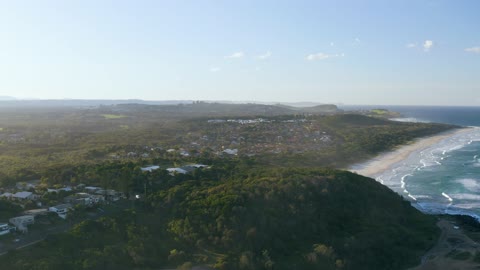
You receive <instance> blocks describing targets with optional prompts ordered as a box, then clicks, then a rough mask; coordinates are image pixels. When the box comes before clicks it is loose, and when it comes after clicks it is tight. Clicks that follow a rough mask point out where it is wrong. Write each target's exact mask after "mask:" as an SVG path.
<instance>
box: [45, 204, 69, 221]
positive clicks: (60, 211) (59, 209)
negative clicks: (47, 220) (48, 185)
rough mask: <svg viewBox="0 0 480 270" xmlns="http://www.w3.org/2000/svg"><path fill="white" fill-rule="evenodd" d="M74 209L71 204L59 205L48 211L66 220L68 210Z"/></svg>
mask: <svg viewBox="0 0 480 270" xmlns="http://www.w3.org/2000/svg"><path fill="white" fill-rule="evenodd" d="M70 208H72V205H71V204H59V205H55V206H52V207H49V208H48V211H50V212H54V213H56V214H57V215H58V216H59V217H61V218H63V219H66V218H67V212H68V209H70Z"/></svg>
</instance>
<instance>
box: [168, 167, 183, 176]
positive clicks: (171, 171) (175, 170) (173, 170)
mask: <svg viewBox="0 0 480 270" xmlns="http://www.w3.org/2000/svg"><path fill="white" fill-rule="evenodd" d="M167 171H168V172H169V173H170V175H175V174H176V173H181V174H186V173H187V171H186V170H184V169H182V168H167Z"/></svg>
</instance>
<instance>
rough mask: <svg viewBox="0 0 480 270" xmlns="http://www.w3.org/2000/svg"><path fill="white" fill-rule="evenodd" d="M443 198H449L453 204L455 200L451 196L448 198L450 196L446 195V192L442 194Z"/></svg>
mask: <svg viewBox="0 0 480 270" xmlns="http://www.w3.org/2000/svg"><path fill="white" fill-rule="evenodd" d="M442 196H443V197H445V198H447V199H448V200H449V201H450V202H453V199H452V198H451V197H450V196H448V194H446V193H445V192H442Z"/></svg>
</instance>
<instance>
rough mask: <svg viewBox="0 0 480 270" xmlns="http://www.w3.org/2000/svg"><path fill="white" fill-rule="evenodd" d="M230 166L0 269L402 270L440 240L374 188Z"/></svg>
mask: <svg viewBox="0 0 480 270" xmlns="http://www.w3.org/2000/svg"><path fill="white" fill-rule="evenodd" d="M232 166H233V167H229V168H228V169H226V168H224V169H212V170H206V171H199V172H197V173H196V174H195V176H191V178H190V179H182V181H179V180H174V179H172V180H170V181H168V182H163V183H162V184H160V185H158V186H156V187H155V192H152V193H151V195H150V196H149V197H148V200H147V201H146V202H145V203H144V204H138V205H137V207H136V210H135V211H125V212H124V213H122V214H120V215H118V216H116V217H112V218H102V219H100V220H97V221H84V222H82V223H81V224H79V225H77V226H76V227H75V228H74V229H73V230H72V231H71V232H69V233H65V234H61V235H56V236H52V237H50V238H49V239H48V240H47V241H45V242H42V243H40V244H38V245H37V246H34V247H32V248H30V249H27V250H23V251H21V252H15V253H10V254H8V255H6V256H5V257H3V258H2V261H1V263H2V268H3V267H5V269H167V268H176V267H179V269H190V268H191V267H192V266H199V265H201V266H209V267H212V268H215V269H229V270H231V269H299V270H300V269H302V270H303V269H322V270H328V269H352V270H362V269H368V270H371V269H382V270H389V269H405V268H406V267H408V266H412V265H414V264H415V263H418V261H419V258H420V257H421V255H422V254H423V253H424V252H425V251H426V250H427V249H428V248H429V247H430V246H431V245H432V244H433V243H434V242H435V240H436V238H437V236H438V231H437V228H436V227H435V220H434V217H431V216H426V215H423V214H421V213H420V212H419V211H417V210H416V209H414V208H413V207H411V206H410V204H409V203H408V202H406V201H404V200H403V199H402V198H401V197H400V196H399V195H397V194H396V193H394V192H392V191H391V190H389V189H388V188H386V187H384V186H382V185H381V184H379V183H377V182H376V181H374V180H373V179H369V178H366V177H363V176H359V175H356V174H353V173H349V172H343V171H336V170H325V169H271V170H268V169H265V170H260V171H258V170H257V171H254V170H248V169H246V168H247V167H248V163H245V164H242V162H240V163H237V164H236V165H232ZM27 258H28V259H27Z"/></svg>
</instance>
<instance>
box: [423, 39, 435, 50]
mask: <svg viewBox="0 0 480 270" xmlns="http://www.w3.org/2000/svg"><path fill="white" fill-rule="evenodd" d="M432 47H433V41H431V40H425V42H423V50H424V51H426V52H428V51H430V49H431V48H432Z"/></svg>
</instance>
